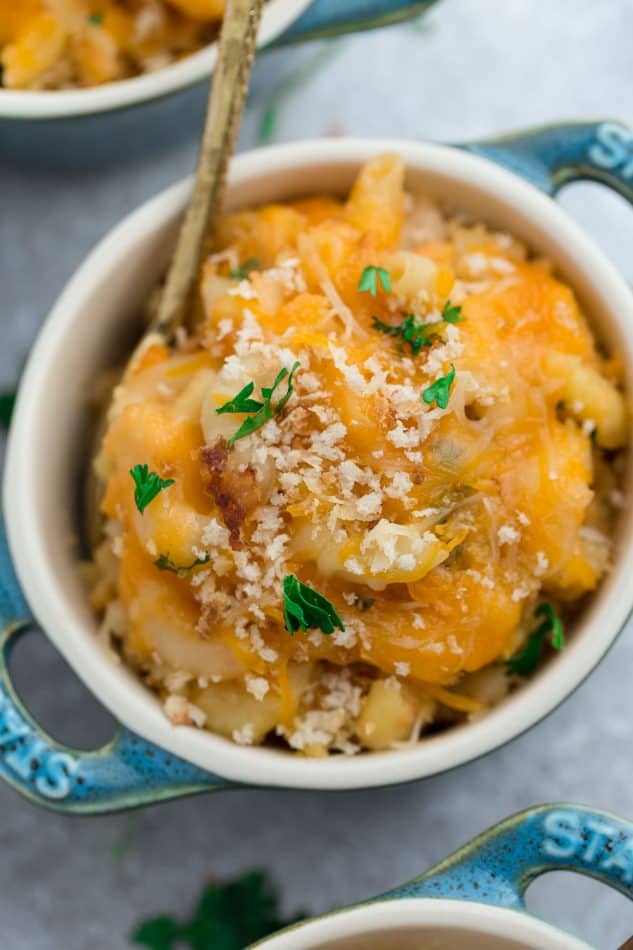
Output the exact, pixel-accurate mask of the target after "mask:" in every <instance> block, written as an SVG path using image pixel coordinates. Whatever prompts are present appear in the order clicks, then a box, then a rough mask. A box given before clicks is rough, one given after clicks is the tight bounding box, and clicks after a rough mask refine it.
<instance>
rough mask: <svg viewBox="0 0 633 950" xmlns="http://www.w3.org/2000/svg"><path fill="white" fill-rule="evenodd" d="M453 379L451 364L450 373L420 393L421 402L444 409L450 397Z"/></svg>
mask: <svg viewBox="0 0 633 950" xmlns="http://www.w3.org/2000/svg"><path fill="white" fill-rule="evenodd" d="M454 379H455V367H454V366H453V364H452V363H451V371H450V373H447V374H446V376H440V378H439V379H436V380H435V382H434V383H432V384H431V385H430V386H428V387H427V388H426V389H425V390H424V392H423V393H422V402H425V403H427V404H428V405H432V404H433V403H435V404H436V405H437V406H439V408H440V409H446V407H447V406H448V400H449V399H450V395H451V386H452V385H453V380H454Z"/></svg>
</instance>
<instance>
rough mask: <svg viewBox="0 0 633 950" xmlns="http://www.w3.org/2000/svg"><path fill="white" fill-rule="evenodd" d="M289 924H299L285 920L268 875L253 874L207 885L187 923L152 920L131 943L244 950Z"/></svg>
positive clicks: (157, 948)
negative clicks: (243, 949)
mask: <svg viewBox="0 0 633 950" xmlns="http://www.w3.org/2000/svg"><path fill="white" fill-rule="evenodd" d="M290 923H295V920H290V921H284V920H282V919H281V916H280V911H279V897H278V895H277V893H276V891H275V889H274V887H273V886H272V884H271V883H270V881H269V880H268V879H267V877H266V875H265V874H263V873H262V872H261V871H250V872H249V873H248V874H245V875H244V876H243V877H240V878H238V879H237V880H235V881H229V882H227V883H224V884H209V885H208V886H207V887H206V888H205V889H204V891H203V892H202V895H201V896H200V899H199V900H198V904H197V906H196V908H195V910H194V912H193V914H192V915H191V917H190V918H189V920H187V921H180V920H177V919H176V918H174V917H172V916H171V915H170V914H162V915H161V916H160V917H152V918H150V919H149V920H145V921H144V922H143V923H142V924H141V925H140V926H139V927H138V928H137V930H136V931H135V932H134V934H133V935H132V940H133V941H134V943H135V944H140V945H141V946H143V947H149V948H150V950H176V948H177V947H191V948H192V950H207V948H211V947H213V950H242V948H243V947H250V945H251V944H252V943H255V942H256V941H258V940H262V939H263V938H264V937H267V936H269V935H270V934H272V933H275V931H277V930H281V928H282V927H286V926H287V925H288V924H290Z"/></svg>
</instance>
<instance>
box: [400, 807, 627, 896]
mask: <svg viewBox="0 0 633 950" xmlns="http://www.w3.org/2000/svg"><path fill="white" fill-rule="evenodd" d="M548 871H577V872H578V873H579V874H585V875H588V876H589V877H593V878H596V879H597V880H598V881H601V882H602V883H603V884H607V885H609V887H613V888H615V889H616V890H618V891H621V892H622V893H623V894H625V895H626V896H627V897H629V898H631V899H632V900H633V824H632V823H631V822H629V821H624V820H622V819H621V818H616V817H615V816H614V815H610V814H608V813H606V812H602V811H597V810H596V809H593V808H586V807H584V806H581V805H565V804H557V805H541V806H540V807H537V808H531V809H529V810H527V811H524V812H520V813H519V814H518V815H514V817H512V818H508V819H507V820H506V821H504V822H502V823H501V824H499V825H495V827H493V828H491V829H490V830H489V831H486V832H484V833H483V834H482V835H480V836H479V837H478V838H475V840H474V841H471V842H470V844H467V845H465V846H464V847H463V848H461V849H460V850H459V851H456V852H455V854H452V855H451V856H450V857H448V858H446V859H445V860H444V861H442V863H441V864H438V865H437V866H436V867H434V868H431V870H430V871H427V872H426V873H425V874H423V875H422V876H421V877H419V878H416V879H415V880H413V881H410V882H409V883H408V884H405V885H403V887H400V888H397V890H395V891H391V892H389V893H388V894H386V895H385V897H389V898H394V897H435V898H449V899H451V898H452V899H457V900H470V901H478V902H479V903H485V904H494V905H496V906H498V907H510V908H516V909H518V910H524V909H525V902H524V896H525V892H526V890H527V888H528V887H529V885H530V884H531V883H532V881H533V880H534V879H535V878H537V877H538V876H539V875H541V874H545V873H547V872H548Z"/></svg>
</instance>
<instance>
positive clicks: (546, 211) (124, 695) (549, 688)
mask: <svg viewBox="0 0 633 950" xmlns="http://www.w3.org/2000/svg"><path fill="white" fill-rule="evenodd" d="M387 151H393V152H396V153H398V154H399V155H400V156H401V157H402V158H403V160H404V162H405V165H407V166H409V167H412V168H414V169H417V170H420V171H428V172H433V171H435V172H439V173H441V174H443V175H445V176H446V175H448V176H449V177H451V178H454V179H455V180H456V182H457V183H459V181H460V180H462V181H463V182H467V183H468V184H469V185H470V184H472V182H473V181H475V182H476V184H477V186H478V187H479V188H481V189H483V190H484V191H485V192H486V193H487V194H490V196H491V197H493V196H494V197H496V198H501V199H503V200H504V201H505V202H506V203H507V204H508V205H509V206H510V208H513V209H516V211H517V213H518V212H519V211H520V212H521V213H522V214H523V215H525V214H527V215H528V218H529V219H530V220H531V221H535V222H538V224H539V226H540V228H541V229H542V230H544V231H547V232H548V233H551V234H554V235H555V236H556V239H557V240H558V241H564V242H565V244H564V246H565V249H566V251H567V252H568V253H570V254H573V256H574V257H575V258H576V259H580V260H582V262H583V263H582V270H583V274H586V275H588V279H589V280H590V282H591V284H592V285H596V286H602V287H604V288H605V291H604V293H605V295H606V293H607V291H608V301H609V312H610V315H612V317H613V320H614V324H615V325H616V326H617V327H618V328H620V329H621V330H622V331H623V340H624V341H625V346H626V347H627V349H626V350H625V355H626V359H625V362H626V366H627V369H628V370H629V372H630V373H631V374H633V332H631V331H632V330H633V296H632V294H631V291H630V290H629V288H628V286H627V284H626V283H625V281H624V279H623V278H622V277H621V276H620V274H619V273H618V271H617V270H616V269H615V267H614V266H613V265H612V264H611V263H610V262H609V261H608V260H607V259H606V257H605V256H604V255H603V253H602V251H600V250H599V249H598V248H597V247H596V245H595V244H594V243H593V241H592V240H591V239H590V238H589V237H588V236H587V235H586V234H585V233H584V231H583V230H582V229H581V228H580V227H579V226H578V225H577V224H576V223H575V222H574V221H573V220H572V219H571V218H569V217H568V216H567V214H566V213H565V212H564V211H563V210H562V209H561V208H559V207H558V206H557V205H556V204H555V202H553V201H551V199H550V198H548V197H547V196H545V195H544V194H542V193H541V192H539V191H538V190H537V189H536V188H534V187H533V186H532V185H530V184H528V183H527V182H525V181H523V180H522V179H519V178H518V177H517V176H516V175H514V174H513V173H511V172H508V171H506V170H504V169H501V168H499V167H498V166H496V165H494V164H493V163H492V162H490V161H488V160H487V159H483V158H481V157H478V156H475V155H472V154H469V153H466V152H463V151H461V150H459V149H457V148H454V147H449V146H440V145H431V144H427V143H415V142H407V141H400V140H376V139H340V140H334V139H322V140H319V139H317V140H309V141H304V142H297V143H291V144H287V145H279V146H271V147H267V148H260V149H256V150H254V151H251V152H247V153H244V154H242V155H240V156H238V157H237V158H236V159H235V160H234V162H233V165H232V168H231V173H230V187H231V188H232V189H234V190H235V191H237V190H238V189H239V188H240V187H242V186H243V185H245V184H248V183H249V182H251V181H253V180H255V179H257V177H258V176H259V175H262V174H268V173H270V172H273V171H274V173H275V175H276V176H280V174H285V173H286V172H288V173H290V172H291V171H292V170H295V171H296V170H297V169H305V170H306V173H307V174H310V175H311V176H312V177H313V178H314V175H315V173H316V171H317V170H318V169H324V168H326V167H327V166H328V165H331V166H339V165H340V164H341V163H347V164H349V165H350V166H360V165H361V164H362V162H363V161H365V160H366V159H367V158H369V157H371V156H372V155H376V154H380V153H384V152H387ZM189 188H190V182H189V181H184V182H180V183H177V184H176V185H173V186H171V187H170V188H168V189H166V190H165V191H163V192H161V193H160V194H159V195H157V196H156V197H154V198H152V199H150V200H149V201H148V202H145V203H144V204H143V205H141V206H140V208H138V209H137V210H136V211H133V212H132V213H131V214H130V215H129V216H128V217H126V218H124V219H123V221H122V222H120V223H119V224H118V225H117V226H116V227H115V228H113V229H112V230H111V231H110V232H109V233H108V234H107V235H106V236H105V237H104V238H103V239H102V241H101V242H100V243H99V244H98V245H97V246H96V248H95V249H94V250H93V251H92V252H91V254H90V255H89V256H88V257H87V258H86V259H85V260H84V262H83V263H82V264H81V266H80V267H79V268H78V270H77V271H76V272H75V274H74V276H73V277H71V279H70V281H69V283H68V284H67V286H66V288H65V289H64V290H63V291H62V294H61V295H60V297H59V298H58V300H57V303H56V304H55V306H54V307H53V309H52V311H51V313H50V315H49V317H48V318H47V320H46V321H45V323H44V326H43V328H42V329H41V331H40V333H39V335H38V338H37V340H36V343H35V345H34V347H33V350H32V353H31V356H30V358H29V360H28V363H27V366H26V369H25V372H24V375H23V378H22V383H21V385H20V390H19V394H18V400H17V404H16V409H15V415H14V419H13V424H12V427H11V432H10V435H9V442H8V448H7V462H6V467H5V476H4V496H3V497H4V512H5V518H6V521H7V534H8V541H9V548H10V551H11V553H12V556H13V561H14V566H15V569H16V573H17V576H18V578H19V579H20V582H21V584H22V586H23V589H24V592H25V596H26V598H27V601H28V602H29V604H30V606H31V609H32V610H33V613H34V615H35V616H36V618H37V619H38V620H39V622H40V624H41V625H42V627H43V629H44V630H45V631H46V632H47V634H48V636H49V638H50V639H51V640H52V642H53V643H54V644H55V645H56V647H57V648H58V649H59V650H60V652H61V653H62V654H63V655H64V656H65V658H66V659H67V661H68V662H69V663H70V665H71V666H72V667H73V668H74V669H75V671H76V672H77V673H78V675H79V676H80V677H81V678H82V679H83V680H84V682H85V683H86V685H87V686H88V688H89V689H90V690H91V691H92V693H93V694H94V695H95V696H96V697H97V698H98V699H99V700H100V701H101V702H102V703H103V704H104V705H105V706H106V707H107V708H109V709H110V711H111V712H112V713H113V715H114V716H115V717H117V718H118V719H119V720H120V721H121V722H123V724H124V725H126V726H127V727H128V728H130V729H131V730H133V731H134V732H136V733H137V734H139V735H141V736H143V737H144V738H145V739H149V740H150V741H151V742H153V743H154V744H156V745H158V746H161V747H163V748H164V749H167V750H168V751H169V752H171V753H172V754H174V755H177V756H179V757H180V758H183V759H185V760H187V761H189V762H192V763H194V764H195V765H197V766H199V767H201V768H204V769H207V770H208V771H210V772H211V773H214V774H219V775H220V776H222V777H223V778H225V779H229V780H232V781H235V782H243V783H246V784H251V785H260V786H273V787H286V788H304V789H352V788H371V787H381V786H387V785H392V784H398V783H401V782H406V781H412V780H415V779H420V778H424V777H428V776H431V775H436V774H439V773H442V772H445V771H448V770H450V769H452V768H455V767H456V766H459V765H462V764H465V763H466V762H470V761H472V760H473V759H476V758H479V757H480V756H482V755H484V754H486V753H488V752H490V751H492V750H494V749H497V748H499V747H500V746H502V745H504V744H505V743H507V742H508V741H510V740H511V739H514V738H516V737H517V736H519V735H520V734H522V733H523V732H525V731H526V730H527V729H529V728H530V727H531V726H533V725H535V724H536V723H537V722H539V721H540V720H541V719H543V718H544V717H545V716H546V715H548V714H549V713H550V712H551V711H552V710H553V709H555V708H556V707H557V706H558V705H560V703H561V702H562V701H563V700H564V699H566V698H567V697H568V696H569V695H570V694H571V693H573V692H574V690H575V689H576V688H577V687H578V686H579V685H580V683H581V682H582V681H583V680H584V679H585V678H586V677H587V676H588V674H589V673H590V672H591V671H592V670H593V668H594V667H595V666H596V665H597V664H598V662H599V661H600V660H601V659H602V657H603V656H604V654H605V653H606V652H607V651H608V649H609V648H610V646H611V645H612V644H613V642H614V640H615V639H616V637H617V635H618V633H619V632H620V630H621V629H622V627H623V626H624V624H625V622H626V620H627V617H628V616H629V614H630V612H631V608H632V606H633V603H632V602H633V589H632V588H631V586H630V584H627V577H628V578H630V576H631V574H632V573H633V530H631V528H633V525H630V524H629V527H628V532H627V537H626V539H625V540H623V542H622V544H621V550H620V553H619V556H618V558H617V561H616V565H615V567H614V570H613V572H612V574H611V576H610V577H609V579H608V580H607V581H606V582H605V587H604V589H603V590H602V592H601V596H600V602H599V604H597V605H596V609H593V608H591V609H590V610H589V619H588V620H587V621H586V625H587V629H586V630H585V629H583V635H582V636H577V637H574V638H572V640H571V641H570V643H569V645H568V646H567V648H566V650H565V651H564V652H563V653H562V654H561V655H560V656H557V657H555V658H554V659H553V660H552V662H551V663H550V664H548V666H547V667H546V668H545V669H544V670H542V671H541V672H539V674H538V676H537V677H535V678H534V679H533V680H532V681H531V682H530V683H527V684H526V685H525V686H524V687H523V688H522V689H521V690H519V691H518V692H517V693H515V694H513V695H512V696H511V697H509V698H508V700H507V701H505V702H504V703H502V704H500V705H499V706H498V707H496V708H495V709H494V710H492V711H491V712H489V713H488V714H487V715H486V716H484V717H482V718H481V719H480V720H478V721H474V722H470V723H468V724H466V725H462V726H458V727H455V728H453V729H451V730H448V731H446V732H444V733H441V734H439V735H437V736H433V737H431V738H429V739H426V740H424V741H423V742H421V743H419V744H416V745H414V746H411V747H407V748H404V749H397V750H389V751H384V752H379V753H372V754H368V755H360V756H353V757H345V756H333V757H329V758H324V759H318V760H310V759H306V758H302V757H299V756H297V755H293V754H289V753H287V752H282V751H279V750H275V749H269V748H265V747H245V746H238V745H236V744H234V743H233V742H231V741H230V740H228V739H225V738H223V737H221V736H218V735H215V734H213V733H210V732H206V731H205V730H198V729H195V728H194V727H190V726H178V727H176V726H173V725H171V723H169V721H168V720H167V718H166V717H165V715H164V713H163V711H162V709H161V708H160V707H159V704H158V700H157V699H156V697H154V696H153V695H152V694H151V693H150V692H149V691H148V690H147V689H146V688H145V687H144V686H142V685H141V684H140V683H139V682H138V681H137V680H136V677H134V676H132V675H131V674H130V675H129V676H128V678H127V679H125V677H124V675H122V673H121V667H116V668H115V667H114V665H113V664H106V663H104V657H103V652H102V650H101V649H100V647H99V645H98V642H97V638H96V637H94V636H92V635H91V634H90V633H89V631H88V630H87V629H86V627H85V625H82V623H81V621H80V620H79V618H77V617H76V616H75V615H74V614H73V612H72V611H71V610H69V607H68V606H67V605H66V603H65V598H64V597H63V595H62V592H61V590H60V589H58V585H57V584H56V583H55V582H54V579H53V576H52V572H51V571H50V569H49V565H48V562H47V558H46V556H45V553H44V549H45V544H44V543H43V540H40V537H41V538H42V539H44V538H45V535H43V534H41V530H40V529H41V526H39V527H38V523H37V520H36V519H35V518H34V517H33V507H34V506H33V505H31V504H30V498H31V497H35V492H34V490H33V489H34V485H35V482H34V479H35V478H36V475H35V472H34V466H33V465H32V460H33V457H34V455H33V449H32V443H31V433H32V432H33V431H34V430H35V428H36V426H37V420H38V418H39V416H40V413H41V411H42V408H41V407H42V406H44V407H45V405H46V399H45V395H46V375H47V371H48V368H50V366H52V365H55V361H56V359H57V358H58V355H57V354H56V348H59V347H60V341H61V340H63V339H64V336H65V334H66V332H67V329H68V327H70V326H71V325H72V323H73V320H77V319H78V314H80V313H81V311H82V308H85V305H86V302H87V301H89V300H90V299H91V297H92V296H93V295H94V294H95V292H96V291H97V290H98V288H99V285H100V283H101V286H102V280H103V275H104V274H105V273H106V272H109V271H111V270H112V269H113V268H115V267H116V265H117V262H118V261H123V260H125V259H126V258H129V256H130V255H131V254H133V252H134V248H135V246H136V245H137V244H138V242H139V240H140V238H141V237H142V236H143V235H146V234H148V233H151V232H152V231H156V230H157V229H158V228H159V227H160V226H161V223H162V224H164V223H165V222H166V221H167V220H169V219H171V218H173V217H174V216H175V215H177V213H178V212H179V211H181V210H182V207H183V205H184V202H185V200H186V197H187V194H188V191H189ZM306 190H309V186H307V185H306ZM625 331H626V332H625ZM629 340H631V342H629ZM32 491H33V494H31V492H32Z"/></svg>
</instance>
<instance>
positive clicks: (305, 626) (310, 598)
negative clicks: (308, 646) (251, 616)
mask: <svg viewBox="0 0 633 950" xmlns="http://www.w3.org/2000/svg"><path fill="white" fill-rule="evenodd" d="M284 623H285V625H286V630H287V631H288V632H289V633H290V634H292V635H293V636H294V634H295V632H296V631H297V630H299V628H301V630H303V632H304V633H306V631H307V630H316V629H318V630H321V631H322V632H323V633H327V634H330V633H334V628H335V627H338V628H339V630H345V624H344V623H343V621H342V620H341V618H340V617H339V615H338V613H337V612H336V608H335V607H334V604H331V603H330V601H329V600H327V599H326V598H325V597H324V596H323V595H322V594H319V592H318V591H316V590H314V588H313V587H308V586H307V585H306V584H302V583H301V581H300V580H299V579H298V578H296V577H295V575H294V574H288V575H287V576H286V577H285V578H284Z"/></svg>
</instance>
